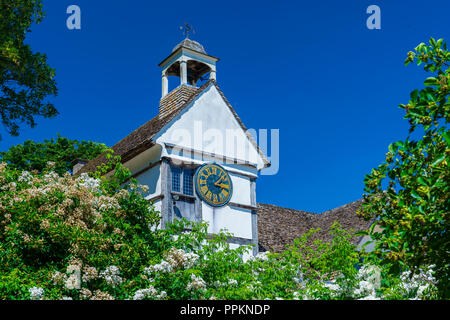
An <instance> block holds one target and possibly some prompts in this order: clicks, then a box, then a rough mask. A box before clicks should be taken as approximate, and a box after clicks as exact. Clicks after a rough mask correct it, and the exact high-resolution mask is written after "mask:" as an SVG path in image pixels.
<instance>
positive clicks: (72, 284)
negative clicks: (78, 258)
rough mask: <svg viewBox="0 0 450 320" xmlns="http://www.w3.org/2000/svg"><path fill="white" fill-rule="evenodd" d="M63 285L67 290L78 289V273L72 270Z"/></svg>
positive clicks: (79, 282) (79, 283) (79, 285)
mask: <svg viewBox="0 0 450 320" xmlns="http://www.w3.org/2000/svg"><path fill="white" fill-rule="evenodd" d="M65 287H66V288H67V289H69V290H73V289H77V290H78V289H80V288H81V281H80V273H79V272H74V273H73V274H71V275H70V276H69V277H68V278H67V280H66V282H65Z"/></svg>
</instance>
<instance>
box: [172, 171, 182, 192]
mask: <svg viewBox="0 0 450 320" xmlns="http://www.w3.org/2000/svg"><path fill="white" fill-rule="evenodd" d="M172 191H175V192H181V169H180V168H174V167H172Z"/></svg>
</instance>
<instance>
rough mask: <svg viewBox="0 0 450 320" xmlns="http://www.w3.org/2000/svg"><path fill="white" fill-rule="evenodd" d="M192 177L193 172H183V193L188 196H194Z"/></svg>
mask: <svg viewBox="0 0 450 320" xmlns="http://www.w3.org/2000/svg"><path fill="white" fill-rule="evenodd" d="M193 175H194V172H193V171H192V170H186V169H184V170H183V193H184V194H186V195H188V196H192V195H194V190H193V189H194V188H193V180H194V178H193Z"/></svg>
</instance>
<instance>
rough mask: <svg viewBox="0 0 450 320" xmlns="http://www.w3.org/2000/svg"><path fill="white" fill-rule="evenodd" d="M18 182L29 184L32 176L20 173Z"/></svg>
mask: <svg viewBox="0 0 450 320" xmlns="http://www.w3.org/2000/svg"><path fill="white" fill-rule="evenodd" d="M18 180H19V182H25V183H26V184H31V183H32V182H33V176H32V175H31V173H29V172H28V171H22V174H21V175H20V176H19V178H18Z"/></svg>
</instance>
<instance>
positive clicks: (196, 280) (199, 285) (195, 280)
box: [186, 274, 206, 291]
mask: <svg viewBox="0 0 450 320" xmlns="http://www.w3.org/2000/svg"><path fill="white" fill-rule="evenodd" d="M186 290H187V291H194V290H198V291H203V290H206V283H205V281H204V280H203V279H202V278H201V277H197V276H196V275H195V274H191V282H190V283H188V285H187V286H186Z"/></svg>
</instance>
